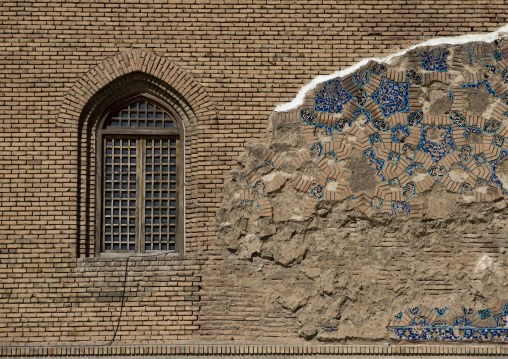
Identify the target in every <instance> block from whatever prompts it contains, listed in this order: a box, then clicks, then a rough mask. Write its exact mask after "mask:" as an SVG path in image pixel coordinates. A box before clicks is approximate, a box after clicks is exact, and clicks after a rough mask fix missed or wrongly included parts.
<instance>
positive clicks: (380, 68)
mask: <svg viewBox="0 0 508 359" xmlns="http://www.w3.org/2000/svg"><path fill="white" fill-rule="evenodd" d="M370 72H371V73H373V74H374V75H376V76H381V75H382V74H384V73H385V72H386V66H385V65H383V64H375V65H374V66H373V67H372V69H371V70H370Z"/></svg>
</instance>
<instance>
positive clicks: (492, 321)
mask: <svg viewBox="0 0 508 359" xmlns="http://www.w3.org/2000/svg"><path fill="white" fill-rule="evenodd" d="M417 308H419V307H417ZM507 308H508V304H505V305H504V308H503V307H502V306H501V307H497V309H495V310H496V312H495V314H494V315H493V313H492V310H491V309H489V308H483V309H479V310H477V311H475V310H473V309H471V308H463V309H462V310H460V309H455V310H449V309H450V308H448V307H445V308H435V310H434V313H435V314H437V315H435V314H434V315H433V313H432V310H431V309H430V308H426V307H422V309H421V310H419V311H418V313H416V314H415V312H414V311H413V312H412V311H411V309H412V308H408V309H406V310H403V311H400V312H398V313H397V314H396V315H395V316H394V319H393V320H392V322H391V325H390V328H391V330H392V332H393V333H394V334H395V336H396V337H398V338H400V339H408V340H419V341H420V340H446V341H493V340H501V341H508V328H507V326H506V325H507V323H508V310H507ZM491 317H493V318H491Z"/></svg>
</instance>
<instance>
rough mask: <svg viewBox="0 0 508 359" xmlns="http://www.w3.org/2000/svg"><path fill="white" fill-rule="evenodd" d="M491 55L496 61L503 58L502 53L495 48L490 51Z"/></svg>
mask: <svg viewBox="0 0 508 359" xmlns="http://www.w3.org/2000/svg"><path fill="white" fill-rule="evenodd" d="M492 57H493V58H494V60H496V61H501V60H502V59H503V53H502V52H501V51H499V50H496V51H494V52H493V53H492Z"/></svg>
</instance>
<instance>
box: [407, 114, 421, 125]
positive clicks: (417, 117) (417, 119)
mask: <svg viewBox="0 0 508 359" xmlns="http://www.w3.org/2000/svg"><path fill="white" fill-rule="evenodd" d="M422 120H423V111H415V112H413V113H412V114H411V115H410V116H409V117H408V119H407V124H408V126H418V125H419V124H420V123H421V122H422Z"/></svg>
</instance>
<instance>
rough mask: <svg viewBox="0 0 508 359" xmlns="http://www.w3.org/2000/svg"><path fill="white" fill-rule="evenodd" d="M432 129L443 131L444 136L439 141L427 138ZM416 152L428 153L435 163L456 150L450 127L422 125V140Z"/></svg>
mask: <svg viewBox="0 0 508 359" xmlns="http://www.w3.org/2000/svg"><path fill="white" fill-rule="evenodd" d="M433 129H437V130H440V131H444V136H443V137H442V138H441V139H440V140H439V141H436V140H435V139H429V138H428V133H429V131H430V130H433ZM418 150H419V151H423V152H425V153H428V154H429V155H430V157H432V159H433V160H434V161H435V162H436V163H437V162H439V160H440V159H441V158H443V157H444V156H446V155H447V154H449V153H451V152H453V151H455V150H456V147H455V143H454V141H453V133H452V127H451V126H434V125H423V126H422V138H421V139H420V143H419V144H418Z"/></svg>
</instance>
